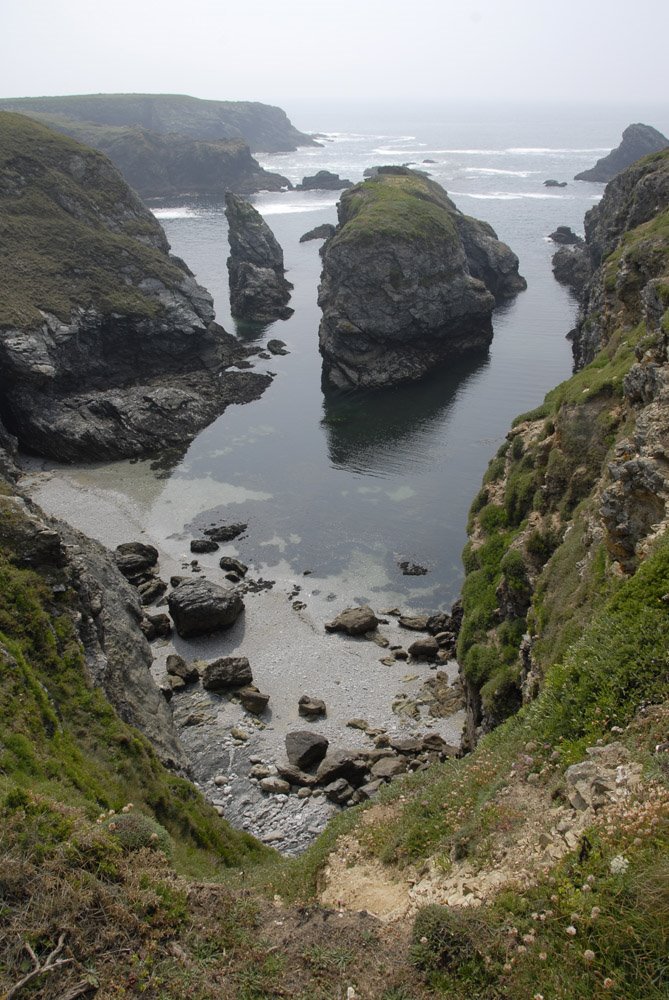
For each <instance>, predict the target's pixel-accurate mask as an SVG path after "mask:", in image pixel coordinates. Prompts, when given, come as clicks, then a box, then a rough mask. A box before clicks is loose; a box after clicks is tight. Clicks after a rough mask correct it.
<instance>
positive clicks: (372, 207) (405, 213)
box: [331, 167, 458, 280]
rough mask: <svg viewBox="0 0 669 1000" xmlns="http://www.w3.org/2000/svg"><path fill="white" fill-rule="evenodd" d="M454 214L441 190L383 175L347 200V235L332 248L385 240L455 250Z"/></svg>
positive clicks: (412, 176) (400, 175)
mask: <svg viewBox="0 0 669 1000" xmlns="http://www.w3.org/2000/svg"><path fill="white" fill-rule="evenodd" d="M453 212H454V206H453V204H452V202H451V201H450V199H449V198H448V197H447V196H446V193H445V191H443V190H442V189H441V188H440V187H439V186H438V185H437V184H434V183H433V182H432V181H430V180H428V179H427V178H425V177H421V176H419V175H418V174H416V173H414V172H412V171H409V170H405V171H403V172H402V168H400V167H398V168H397V173H395V172H392V173H379V174H377V175H376V176H375V177H372V178H371V179H370V180H367V181H364V182H363V183H362V184H357V185H356V186H355V187H352V188H350V189H349V190H348V191H345V192H344V193H343V194H342V198H341V205H340V223H341V229H340V231H339V232H338V233H337V235H336V237H335V239H334V241H333V243H332V244H331V245H332V246H335V245H337V244H345V243H347V242H350V241H352V240H356V241H364V242H365V243H372V242H375V241H376V240H377V239H378V237H379V236H384V237H391V238H393V239H401V240H411V241H415V240H418V241H425V242H430V243H431V242H442V243H446V244H451V245H452V244H453V243H455V242H457V240H458V234H457V230H456V227H455V224H454V222H453V218H452V216H453ZM391 280H392V276H391Z"/></svg>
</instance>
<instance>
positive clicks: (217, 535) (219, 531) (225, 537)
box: [204, 522, 248, 542]
mask: <svg viewBox="0 0 669 1000" xmlns="http://www.w3.org/2000/svg"><path fill="white" fill-rule="evenodd" d="M247 528H248V524H242V523H241V522H238V523H237V524H219V525H216V526H214V527H212V528H205V529H204V534H205V535H206V536H207V538H212V539H213V540H214V541H215V542H231V541H233V539H235V538H238V537H239V536H240V535H242V534H243V533H244V532H245V531H246V529H247Z"/></svg>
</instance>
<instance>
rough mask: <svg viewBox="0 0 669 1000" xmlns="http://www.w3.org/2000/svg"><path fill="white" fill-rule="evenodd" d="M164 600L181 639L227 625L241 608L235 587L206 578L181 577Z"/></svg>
mask: <svg viewBox="0 0 669 1000" xmlns="http://www.w3.org/2000/svg"><path fill="white" fill-rule="evenodd" d="M167 603H168V606H169V609H170V614H171V616H172V618H173V620H174V624H175V626H176V630H177V632H178V633H179V635H180V636H181V638H182V639H189V638H191V637H192V636H197V635H207V634H209V633H210V632H218V631H220V630H221V629H226V628H230V626H231V625H233V624H234V623H235V622H236V620H237V618H238V617H239V615H240V614H241V613H242V611H243V610H244V602H243V601H242V599H241V597H240V596H239V594H238V593H237V592H236V591H234V590H224V589H223V587H219V586H218V585H217V584H215V583H211V582H210V581H209V580H184V582H183V583H180V584H179V586H178V587H176V588H175V589H174V590H173V591H172V592H171V593H170V594H169V595H168V598H167Z"/></svg>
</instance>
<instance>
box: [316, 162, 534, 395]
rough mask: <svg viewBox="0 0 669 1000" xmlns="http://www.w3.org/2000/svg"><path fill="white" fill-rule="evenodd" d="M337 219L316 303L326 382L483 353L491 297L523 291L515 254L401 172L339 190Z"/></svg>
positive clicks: (397, 376)
mask: <svg viewBox="0 0 669 1000" xmlns="http://www.w3.org/2000/svg"><path fill="white" fill-rule="evenodd" d="M338 213H339V225H338V227H337V229H336V231H335V234H334V235H333V236H332V237H331V238H330V239H329V240H328V241H327V243H326V244H325V246H324V247H323V251H322V255H323V273H322V277H321V285H320V289H319V299H318V301H319V305H320V306H321V308H322V310H323V319H322V321H321V326H320V332H319V340H320V350H321V354H322V355H323V368H324V375H325V378H326V379H327V381H329V382H330V383H331V384H333V385H337V386H381V385H390V384H392V383H395V382H401V381H407V380H412V379H416V378H420V377H421V376H422V375H424V374H425V372H426V371H428V370H429V369H430V368H432V367H433V366H435V365H436V364H438V363H439V362H440V361H443V360H445V359H446V358H451V357H457V356H458V355H461V354H463V353H466V352H469V351H475V350H483V349H485V348H486V347H487V346H488V344H489V343H490V340H491V338H492V323H491V315H492V310H493V308H494V305H495V301H496V300H500V299H503V298H506V297H509V296H511V295H514V294H515V293H516V292H517V291H519V290H520V289H521V288H524V287H525V282H524V279H522V278H521V277H520V276H519V275H518V259H517V257H516V256H515V254H513V253H512V252H511V250H509V248H508V247H507V246H505V245H504V244H503V243H500V242H499V241H498V240H497V238H496V236H495V234H494V231H493V230H492V229H491V228H490V227H489V226H486V225H485V223H480V222H478V221H477V220H475V219H470V218H468V217H467V216H465V215H463V214H462V213H460V212H458V210H457V209H456V208H455V205H454V204H453V202H451V201H450V199H449V198H448V197H447V195H446V192H445V191H444V190H443V189H442V188H441V187H440V186H439V185H438V184H435V183H434V182H433V181H430V180H428V179H427V178H425V177H423V176H421V175H420V174H417V173H414V172H413V171H411V170H408V169H406V168H401V167H397V168H381V169H380V170H379V171H378V172H377V174H376V175H375V176H374V177H373V178H371V179H370V180H368V181H365V182H364V183H363V184H358V185H357V186H356V187H354V188H351V189H350V190H349V191H346V192H345V193H344V195H343V196H342V198H341V201H340V203H339V207H338Z"/></svg>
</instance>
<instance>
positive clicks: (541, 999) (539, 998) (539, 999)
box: [532, 993, 544, 1000]
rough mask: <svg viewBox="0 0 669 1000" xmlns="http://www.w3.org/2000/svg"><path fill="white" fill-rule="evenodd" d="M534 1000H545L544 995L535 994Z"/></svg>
mask: <svg viewBox="0 0 669 1000" xmlns="http://www.w3.org/2000/svg"><path fill="white" fill-rule="evenodd" d="M532 1000H544V995H543V993H535V994H534V996H533V997H532Z"/></svg>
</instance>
